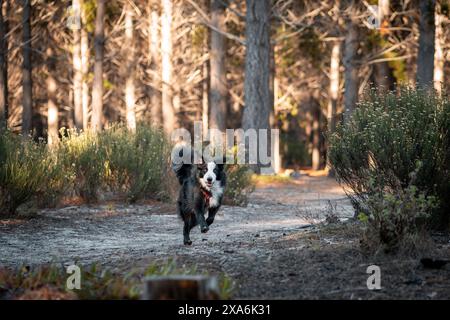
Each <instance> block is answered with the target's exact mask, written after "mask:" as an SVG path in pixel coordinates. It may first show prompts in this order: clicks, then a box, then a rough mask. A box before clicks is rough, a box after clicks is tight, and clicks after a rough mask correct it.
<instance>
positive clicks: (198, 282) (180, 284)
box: [142, 275, 220, 300]
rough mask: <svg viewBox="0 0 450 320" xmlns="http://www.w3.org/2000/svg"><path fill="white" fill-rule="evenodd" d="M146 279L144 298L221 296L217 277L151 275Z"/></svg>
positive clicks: (209, 298)
mask: <svg viewBox="0 0 450 320" xmlns="http://www.w3.org/2000/svg"><path fill="white" fill-rule="evenodd" d="M144 281H145V282H144V294H143V296H142V299H143V300H215V299H219V298H220V296H219V284H218V281H217V278H216V277H209V276H200V275H192V276H190V275H172V276H150V277H147V278H145V280H144Z"/></svg>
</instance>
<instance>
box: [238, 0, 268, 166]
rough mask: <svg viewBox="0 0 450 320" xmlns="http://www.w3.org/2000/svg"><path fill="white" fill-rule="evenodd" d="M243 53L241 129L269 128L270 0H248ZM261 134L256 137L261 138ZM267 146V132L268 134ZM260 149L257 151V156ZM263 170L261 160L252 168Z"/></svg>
mask: <svg viewBox="0 0 450 320" xmlns="http://www.w3.org/2000/svg"><path fill="white" fill-rule="evenodd" d="M246 4H247V13H246V30H245V37H246V45H247V47H246V54H245V81H244V96H245V108H244V113H243V117H242V126H243V128H244V130H248V129H269V127H270V109H271V100H272V99H271V93H270V50H271V49H270V9H271V7H270V0H247V1H246ZM260 138H261V137H259V139H260ZM267 142H268V143H267V147H268V148H270V145H271V140H270V133H268V137H267ZM261 152H268V150H259V148H258V159H259V155H260V154H261ZM255 169H256V171H259V170H261V169H262V165H261V163H260V160H258V165H257V166H256V167H255Z"/></svg>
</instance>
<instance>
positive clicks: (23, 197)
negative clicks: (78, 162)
mask: <svg viewBox="0 0 450 320" xmlns="http://www.w3.org/2000/svg"><path fill="white" fill-rule="evenodd" d="M62 172H63V170H62V168H61V166H60V164H59V163H58V162H57V161H56V158H55V157H53V156H50V155H49V153H48V152H47V148H46V145H45V144H44V143H42V142H38V143H36V142H34V141H33V140H31V138H28V137H22V136H18V135H15V134H13V133H11V132H9V131H3V132H0V215H13V214H15V213H16V210H17V208H18V207H19V206H20V205H22V204H24V203H26V202H28V201H30V200H32V199H33V198H34V197H37V196H39V195H48V193H49V192H50V191H52V190H54V187H56V186H59V187H61V185H62V184H63V182H62V178H61V177H63V175H62Z"/></svg>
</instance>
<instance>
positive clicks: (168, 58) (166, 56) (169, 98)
mask: <svg viewBox="0 0 450 320" xmlns="http://www.w3.org/2000/svg"><path fill="white" fill-rule="evenodd" d="M161 6H162V15H161V56H162V57H161V59H162V66H161V73H162V75H161V79H162V118H163V127H164V132H166V134H168V135H169V134H170V133H171V132H172V130H173V129H174V127H175V112H174V108H173V88H172V85H173V84H172V0H161Z"/></svg>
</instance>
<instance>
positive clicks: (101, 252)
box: [0, 176, 450, 299]
mask: <svg viewBox="0 0 450 320" xmlns="http://www.w3.org/2000/svg"><path fill="white" fill-rule="evenodd" d="M174 209H175V208H174V207H173V206H171V205H166V204H152V205H149V204H147V205H120V204H104V205H97V206H72V207H65V208H59V209H46V210H42V211H40V212H39V213H38V214H37V215H36V216H35V217H33V218H32V219H27V220H0V266H6V267H17V266H20V265H23V264H27V265H39V264H44V263H49V262H57V263H63V264H71V263H73V262H74V261H75V262H77V263H78V264H81V265H87V264H90V263H99V264H101V265H104V266H108V267H113V268H116V269H117V270H121V271H124V272H125V271H128V270H129V269H132V268H133V269H134V268H144V267H145V266H146V265H148V264H149V263H154V262H155V261H164V260H166V259H168V258H176V259H177V261H178V262H179V263H180V264H185V265H188V266H190V265H195V266H197V267H198V269H199V270H202V271H208V272H209V273H212V274H216V273H217V274H219V273H226V274H227V275H228V276H230V277H231V278H232V279H233V280H234V281H235V283H236V289H235V294H234V297H236V298H291V299H295V298H331V299H333V298H344V299H358V298H363V299H371V298H407V299H408V298H421V299H442V298H446V299H448V298H450V272H449V269H448V267H447V269H445V268H444V269H442V270H427V269H423V267H422V266H421V265H420V262H419V261H418V260H416V259H401V260H395V259H392V258H383V257H381V258H380V257H379V258H377V259H375V258H370V257H365V256H364V255H363V254H361V252H360V250H359V246H358V235H357V232H356V231H355V230H353V228H352V227H351V224H349V223H342V222H341V223H338V224H336V225H330V226H328V227H318V226H317V223H318V222H320V221H323V220H324V219H325V218H326V216H329V215H333V216H337V217H338V218H339V220H340V221H345V220H346V219H348V218H349V217H351V216H353V210H352V208H351V205H350V203H349V201H348V200H347V199H346V197H345V194H344V192H343V190H342V189H341V188H340V187H339V186H338V185H337V184H336V183H335V182H334V181H333V180H331V179H328V178H325V177H309V176H302V177H301V178H300V179H298V180H297V181H295V183H290V184H282V185H266V186H264V187H258V188H257V189H256V191H255V192H254V193H253V194H252V196H251V199H250V203H249V205H248V207H245V208H241V207H232V206H223V207H222V209H221V211H220V213H219V214H218V216H217V218H216V221H215V222H214V224H213V225H212V226H211V228H210V231H209V232H208V233H207V234H201V233H200V231H199V230H197V228H196V229H194V230H193V231H192V232H191V239H192V240H193V245H192V246H191V247H186V246H184V245H183V242H182V223H181V221H180V220H179V218H178V217H177V216H176V215H174ZM333 226H334V227H333ZM440 246H441V249H442V252H444V253H445V254H448V256H450V249H449V247H450V243H449V242H448V239H447V238H445V239H444V240H442V243H441V244H440ZM374 263H376V264H377V265H379V266H380V267H381V271H382V290H377V291H370V290H368V289H367V286H366V280H367V277H368V274H366V268H367V266H369V265H371V264H374Z"/></svg>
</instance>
